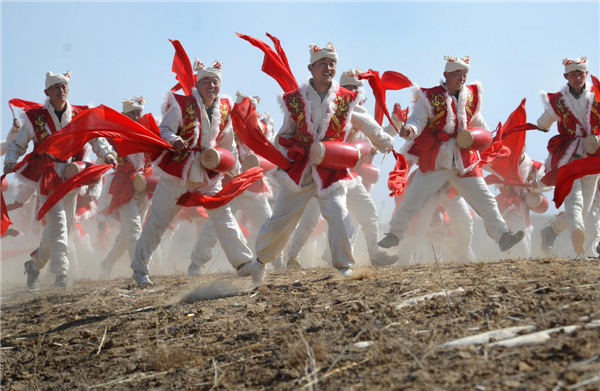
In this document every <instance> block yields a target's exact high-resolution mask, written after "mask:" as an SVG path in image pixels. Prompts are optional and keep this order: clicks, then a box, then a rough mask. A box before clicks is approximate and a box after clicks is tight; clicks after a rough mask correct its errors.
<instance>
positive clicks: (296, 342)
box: [0, 259, 600, 390]
mask: <svg viewBox="0 0 600 391" xmlns="http://www.w3.org/2000/svg"><path fill="white" fill-rule="evenodd" d="M440 273H441V277H442V278H443V282H444V283H445V285H446V288H447V290H448V291H454V290H457V289H459V288H462V289H463V291H462V292H461V291H456V292H454V293H452V294H450V296H449V297H450V302H451V303H450V304H449V302H448V297H447V296H446V295H445V294H443V295H440V296H437V297H435V298H432V299H430V300H425V301H421V302H418V303H414V304H410V303H409V305H405V306H404V307H401V308H398V304H401V303H403V302H404V301H405V300H412V299H413V298H415V297H418V296H420V295H423V294H426V293H434V292H444V286H443V283H442V279H441V278H440ZM360 274H361V278H360V279H357V280H350V281H348V280H339V279H338V278H337V277H335V276H336V274H335V273H334V270H333V269H313V270H303V271H294V272H287V271H279V272H270V274H269V275H268V277H267V280H266V283H265V285H263V286H261V287H252V286H251V284H250V281H249V280H247V279H246V280H245V279H238V278H235V277H234V275H233V273H220V274H211V275H203V276H198V277H188V276H184V275H181V276H156V277H154V281H155V283H157V286H156V287H155V288H154V289H152V290H138V289H137V288H134V287H133V286H132V285H131V280H130V279H128V278H119V279H116V280H112V281H108V282H107V281H95V280H81V281H78V282H77V283H75V284H74V285H73V286H71V287H69V288H68V289H66V290H59V289H57V288H51V287H45V288H43V289H42V290H41V291H38V292H35V293H30V292H27V291H26V290H25V289H24V277H23V282H20V281H19V284H14V285H10V284H4V285H3V286H2V292H1V294H2V301H1V305H2V307H1V310H2V312H1V321H2V340H1V344H2V350H1V365H2V374H1V384H0V385H1V386H2V389H4V390H31V389H36V388H37V389H43V390H65V389H69V390H79V389H111V390H124V389H136V390H146V389H160V390H162V389H165V390H166V389H199V390H209V389H275V390H284V389H285V390H291V389H307V390H310V389H315V390H317V389H319V390H321V389H329V390H338V389H369V390H377V389H386V390H387V389H416V390H421V389H422V390H436V389H447V390H467V389H468V390H473V389H477V390H508V389H520V390H538V389H539V390H566V389H577V390H598V389H600V328H591V327H590V325H592V324H593V323H591V322H592V321H593V320H594V319H596V320H598V319H600V262H599V261H587V260H584V261H579V262H573V261H569V260H557V259H553V260H532V261H511V260H508V261H502V262H496V263H473V264H442V265H441V268H440V271H438V269H437V268H436V265H435V264H427V265H413V266H408V267H402V268H400V267H397V268H373V267H371V268H365V269H361V270H360ZM194 289H195V291H194V292H191V291H192V290H194ZM190 292H191V293H190ZM449 305H450V306H451V309H450V310H449ZM527 325H534V326H535V327H536V329H537V330H538V331H539V330H544V329H550V328H555V327H560V326H571V325H578V326H580V327H579V328H577V329H576V330H575V331H574V332H572V333H570V334H567V333H564V332H559V333H555V334H552V335H551V337H550V339H549V340H547V341H546V342H545V343H538V344H530V345H524V346H520V347H511V348H508V347H497V346H491V345H490V344H489V343H488V344H481V345H472V346H467V347H461V348H448V347H440V346H439V345H440V344H443V343H445V342H448V341H451V340H454V339H457V338H461V337H465V336H470V335H475V334H478V333H482V332H486V331H489V330H496V329H501V328H505V327H512V326H527ZM586 325H587V327H586ZM493 341H494V340H492V341H490V342H493ZM359 342H363V343H362V344H360V343H359ZM357 343H359V344H357Z"/></svg>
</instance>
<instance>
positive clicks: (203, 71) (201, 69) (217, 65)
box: [194, 57, 223, 81]
mask: <svg viewBox="0 0 600 391" xmlns="http://www.w3.org/2000/svg"><path fill="white" fill-rule="evenodd" d="M222 67H223V63H221V62H219V61H217V60H215V62H214V63H213V65H212V67H211V68H207V67H206V66H205V65H204V64H203V63H202V62H201V61H200V60H198V57H196V60H194V70H195V71H196V72H198V73H197V74H196V81H200V80H201V79H203V78H205V77H216V78H218V79H219V80H221V68H222Z"/></svg>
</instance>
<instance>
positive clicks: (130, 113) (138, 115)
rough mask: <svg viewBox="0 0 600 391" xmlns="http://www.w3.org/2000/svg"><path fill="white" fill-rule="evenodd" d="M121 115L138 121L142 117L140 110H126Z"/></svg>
mask: <svg viewBox="0 0 600 391" xmlns="http://www.w3.org/2000/svg"><path fill="white" fill-rule="evenodd" d="M123 115H124V116H125V117H127V118H130V119H132V120H134V121H135V122H138V121H139V120H140V118H142V110H132V111H128V112H126V113H123Z"/></svg>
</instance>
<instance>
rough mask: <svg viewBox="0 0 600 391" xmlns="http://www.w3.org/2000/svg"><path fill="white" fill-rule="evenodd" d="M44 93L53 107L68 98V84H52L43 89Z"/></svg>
mask: <svg viewBox="0 0 600 391" xmlns="http://www.w3.org/2000/svg"><path fill="white" fill-rule="evenodd" d="M44 93H45V94H46V96H47V97H48V98H50V103H52V105H53V106H54V107H56V106H62V105H63V104H64V103H67V99H68V98H69V85H68V84H67V83H58V84H54V85H52V86H50V87H48V88H47V89H45V90H44Z"/></svg>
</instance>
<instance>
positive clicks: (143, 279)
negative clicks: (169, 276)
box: [133, 272, 154, 288]
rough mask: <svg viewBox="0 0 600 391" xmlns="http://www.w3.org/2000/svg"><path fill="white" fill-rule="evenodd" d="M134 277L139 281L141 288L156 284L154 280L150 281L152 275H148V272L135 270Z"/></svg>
mask: <svg viewBox="0 0 600 391" xmlns="http://www.w3.org/2000/svg"><path fill="white" fill-rule="evenodd" d="M133 279H134V280H135V282H137V284H138V286H139V287H140V288H146V287H151V286H154V283H153V282H152V281H150V277H148V275H147V274H144V273H139V272H133Z"/></svg>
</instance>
